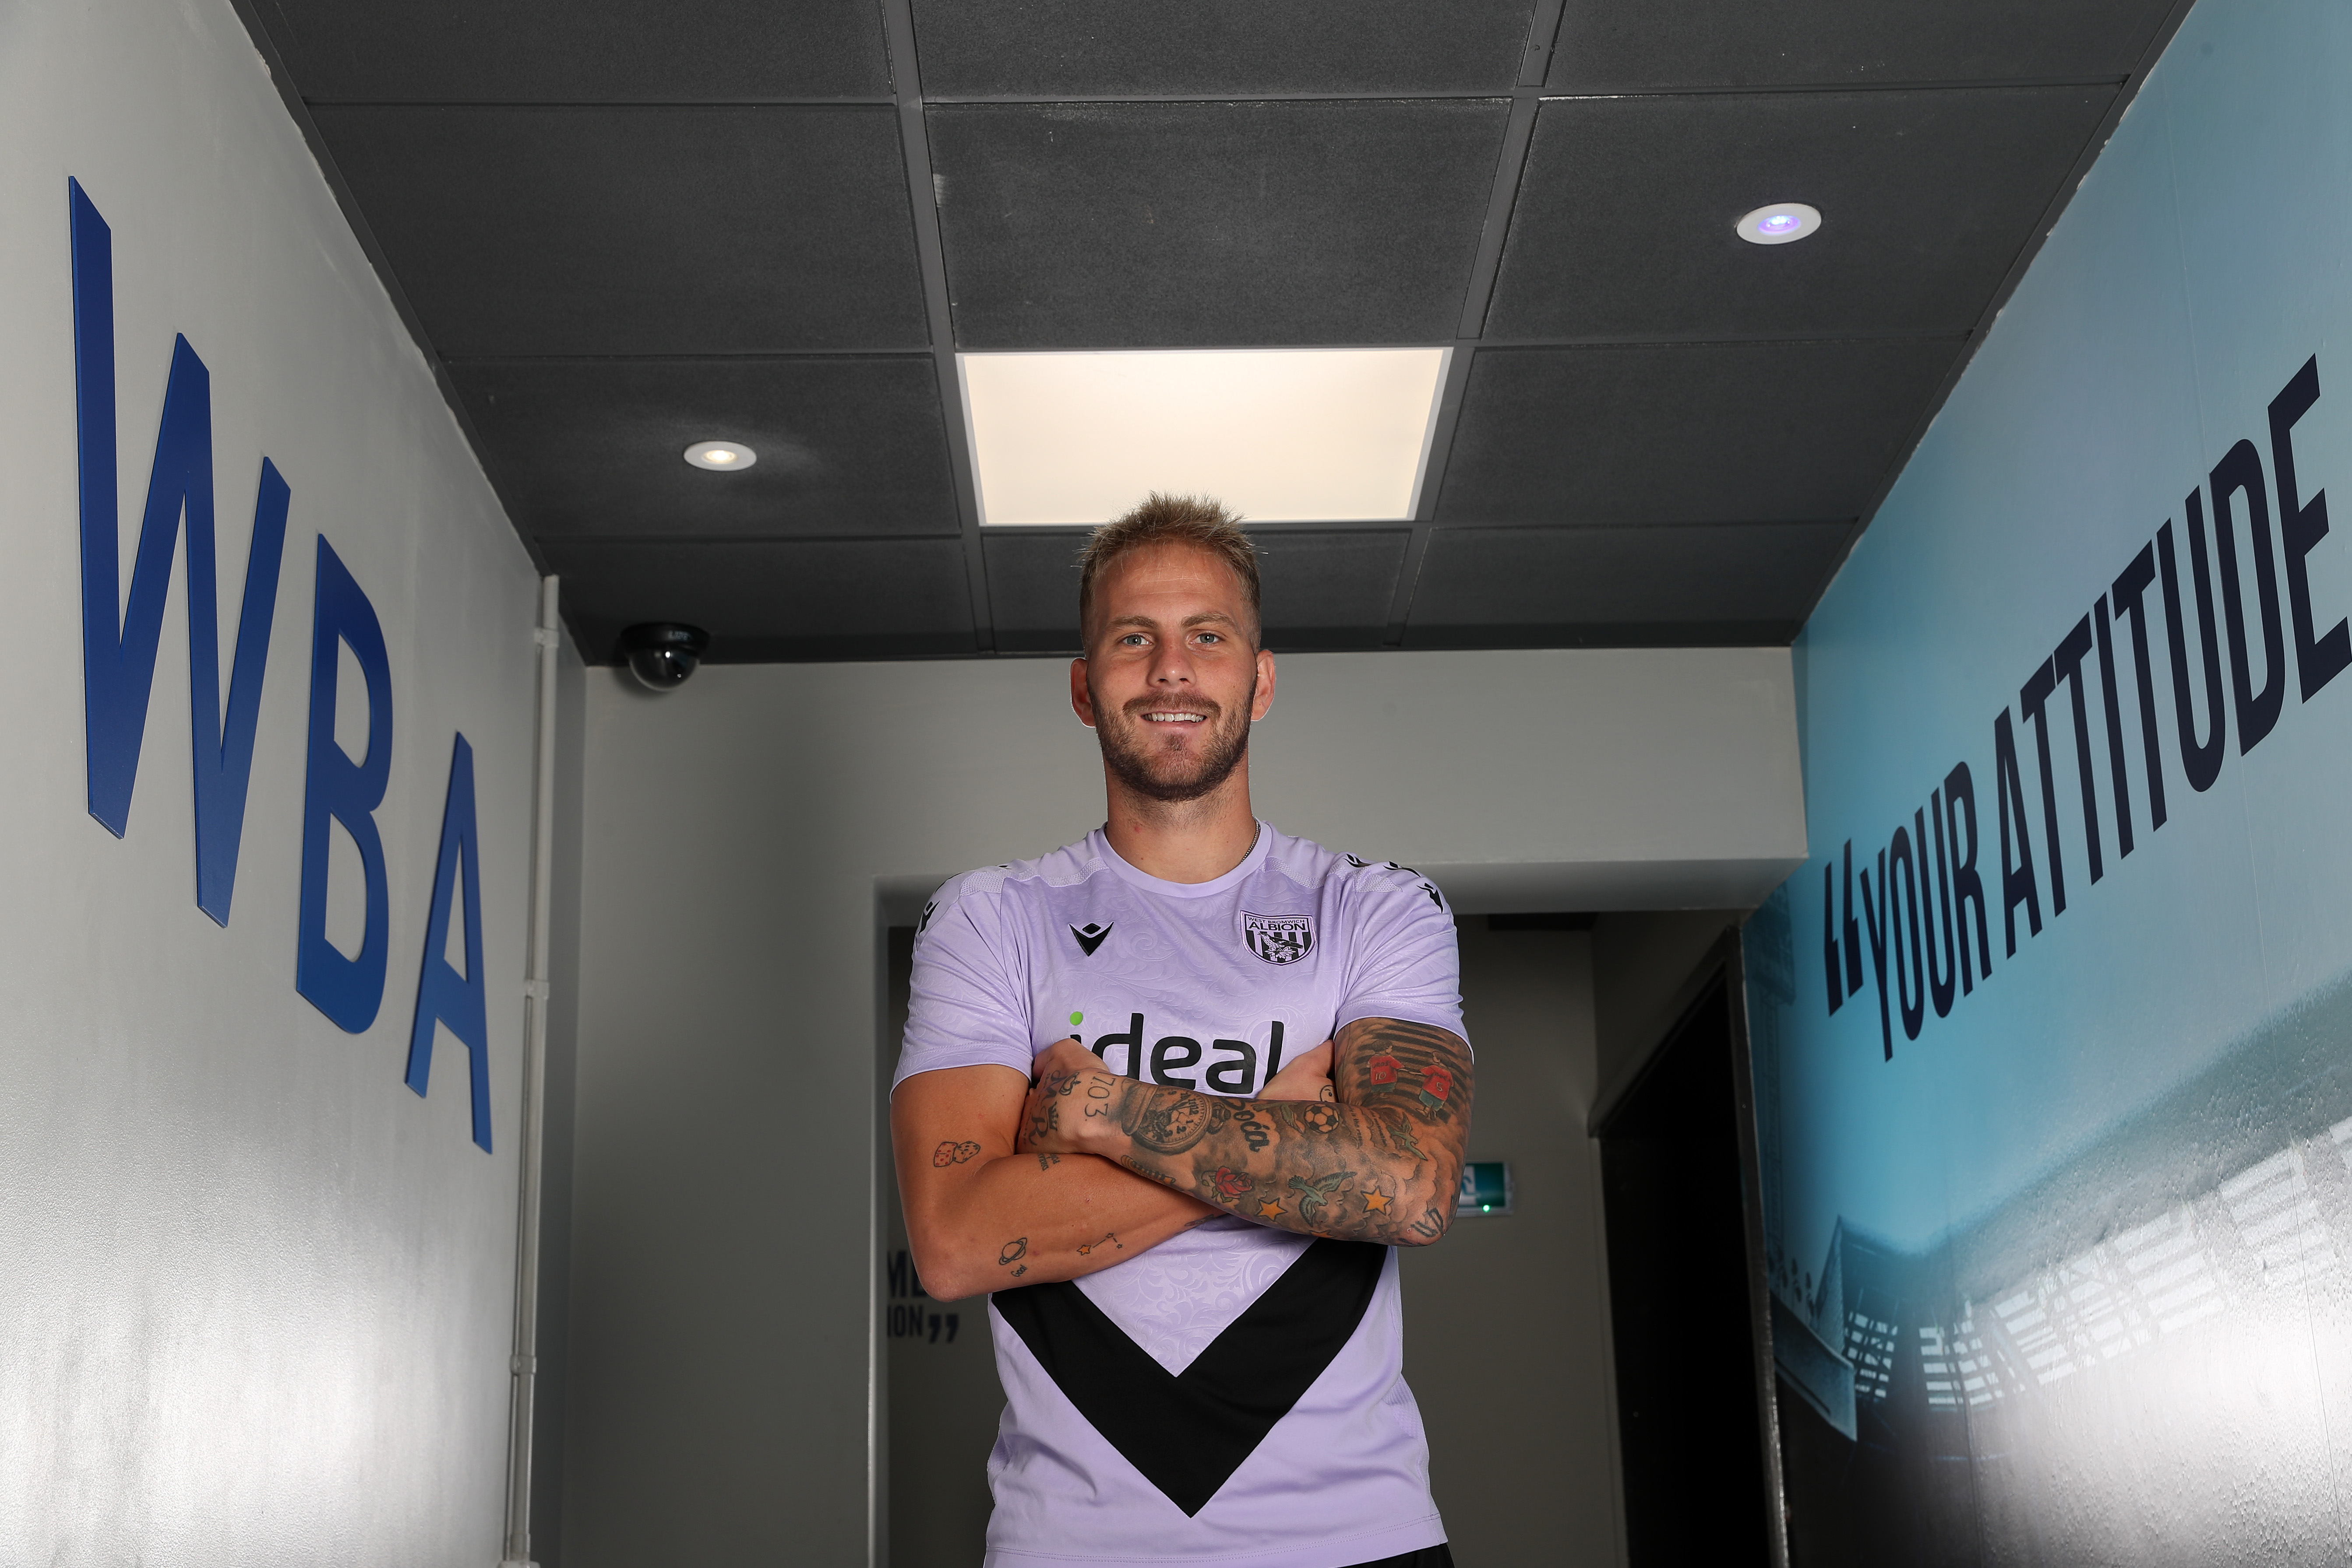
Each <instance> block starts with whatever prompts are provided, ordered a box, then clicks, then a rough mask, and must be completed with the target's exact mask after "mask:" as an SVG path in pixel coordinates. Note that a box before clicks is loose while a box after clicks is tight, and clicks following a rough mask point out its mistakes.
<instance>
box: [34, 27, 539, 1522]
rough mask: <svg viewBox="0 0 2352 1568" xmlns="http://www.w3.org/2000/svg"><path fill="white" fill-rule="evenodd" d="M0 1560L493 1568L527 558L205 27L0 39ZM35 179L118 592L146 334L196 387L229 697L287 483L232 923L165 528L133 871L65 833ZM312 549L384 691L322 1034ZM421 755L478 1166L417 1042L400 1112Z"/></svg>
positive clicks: (462, 1115) (526, 757)
mask: <svg viewBox="0 0 2352 1568" xmlns="http://www.w3.org/2000/svg"><path fill="white" fill-rule="evenodd" d="M0 146H5V148H6V154H5V157H0V606H5V621H6V624H7V626H8V628H9V632H10V636H11V638H12V643H13V648H14V652H13V656H12V658H10V660H9V664H10V678H9V679H7V680H6V681H5V685H0V725H5V736H6V740H5V744H0V889H5V898H0V1260H4V1261H0V1346H5V1350H0V1456H5V1459H0V1562H6V1563H59V1564H65V1563H125V1562H133V1561H137V1562H169V1563H182V1564H190V1565H206V1564H218V1565H220V1568H256V1565H259V1564H267V1563H306V1564H307V1563H341V1564H363V1563H382V1564H384V1565H386V1568H420V1565H425V1564H443V1563H449V1564H458V1563H471V1564H488V1563H493V1562H495V1561H496V1560H497V1557H498V1552H499V1513H500V1506H501V1496H502V1489H503V1475H502V1466H503V1458H504V1448H505V1436H506V1401H507V1396H508V1375H507V1373H508V1369H507V1356H508V1349H509V1313H510V1300H511V1291H512V1267H513V1263H512V1259H513V1251H512V1248H513V1228H514V1193H515V1172H516V1164H515V1142H516V1139H515V1129H516V1119H515V1100H516V1086H517V1082H518V1060H519V1058H518V1049H519V1045H518V1042H519V1038H520V994H519V990H520V987H519V983H520V977H521V972H522V963H523V952H522V936H523V921H524V918H525V890H526V889H525V883H526V878H527V867H528V855H529V837H528V833H529V810H530V765H531V753H530V746H531V734H532V725H531V713H532V707H531V704H532V689H531V677H532V644H531V637H530V627H531V621H532V618H533V605H532V595H533V590H534V586H535V582H534V578H533V574H532V573H531V570H530V563H529V562H528V561H527V559H526V558H525V556H524V553H523V552H522V549H521V547H520V544H519V543H518V542H516V540H515V538H514V536H513V533H512V531H511V530H510V529H509V527H508V525H507V523H506V521H505V520H504V518H503V516H502V515H501V513H500V511H499V508H498V506H497V503H496V502H495V500H493V498H492V496H491V493H490V490H489V489H488V485H487V484H486V483H485V482H484V480H483V479H482V477H481V473H480V471H479V469H478V467H477V465H476V464H475V462H474V460H473V458H472V457H471V456H470V455H469V453H468V452H467V449H466V447H465V445H464V443H463V441H462V440H461V439H460V437H459V435H458V432H457V428H456V426H455V425H454V422H453V421H452V419H451V417H450V416H449V414H448V412H447V410H446V406H445V405H443V403H442V401H441V399H440V398H439V396H438V395H437V394H436V391H435V389H434V386H433V384H432V381H431V378H430V376H429V374H427V371H426V368H425V363H424V362H423V361H422V359H421V358H420V356H419V354H418V353H417V352H416V350H415V347H414V346H413V344H412V343H411V342H410V341H409V340H408V339H407V337H406V335H405V334H404V331H402V329H401V326H400V324H399V321H398V320H397V318H396V317H395V315H394V311H393V310H392V308H391V306H390V304H389V302H388V301H387V300H386V299H385V297H384V294H383V289H382V288H381V287H380V285H379V284H378V282H377V280H376V278H375V275H374V274H373V272H372V271H371V270H370V268H369V267H368V264H367V261H366V259H365V258H364V257H363V256H362V253H361V250H360V248H359V247H358V245H357V244H356V243H355V242H354V241H353V239H352V235H351V233H350V232H349V230H348V228H347V226H345V224H344V222H343V219H342V218H341V215H340V214H339V212H338V211H337V208H336V205H335V203H334V201H333V199H332V198H331V195H330V194H329V191H328V188H327V186H326V184H325V183H324V182H323V180H322V179H321V177H320V173H319V171H318V169H317V167H316V165H315V164H314V163H313V162H312V160H311V157H310V153H309V152H308V151H307V150H306V149H305V146H304V144H303V142H302V139H301V137H300V135H299V132H297V130H296V128H295V126H294V124H293V123H292V122H291V121H290V120H289V116H288V115H287V112H286V110H285V108H284V106H283V104H282V103H281V101H280V100H279V97H278V92H277V91H276V89H274V87H273V86H272V84H271V82H270V80H269V79H268V75H267V73H266V72H265V70H264V69H263V68H262V65H261V63H260V61H259V59H258V58H257V57H256V55H255V53H254V50H253V48H252V46H251V44H250V43H249V42H248V40H247V34H246V32H245V30H244V29H243V27H242V26H240V25H239V23H238V21H237V19H236V16H235V15H234V14H233V13H232V11H231V9H230V7H229V5H227V4H226V0H185V3H183V4H173V5H164V4H138V3H136V0H34V3H19V4H16V5H8V6H6V7H5V8H0ZM68 176H71V177H73V178H76V179H78V180H79V181H80V183H81V184H82V186H83V187H84V189H85V190H86V191H87V192H88V193H89V197H90V199H91V200H92V201H93V202H94V203H95V204H96V205H97V207H98V209H99V210H100V213H102V215H103V216H104V217H105V219H106V220H107V222H108V223H109V224H110V226H111V228H112V232H113V252H114V303H115V313H116V358H117V363H118V367H119V388H118V409H119V413H118V427H119V430H120V435H121V438H120V454H119V456H120V468H121V494H122V514H123V515H122V527H121V536H122V548H123V566H124V573H125V576H126V582H127V576H128V572H129V567H130V563H131V552H132V550H133V548H134V547H135V543H136V540H137V535H138V528H139V512H140V508H141V506H142V501H143V499H144V496H145V493H146V489H147V476H148V467H149V461H150V458H151V457H152V453H153V450H154V444H155V439H156V431H157V427H158V420H159V416H160V409H161V403H162V395H163V385H164V378H165V371H166V367H167V365H168V363H169V362H170V358H171V355H172V352H173V336H174V334H175V333H184V334H185V335H186V337H187V339H188V341H189V342H190V343H191V344H192V345H193V346H194V349H195V351H196V352H197V353H198V354H200V355H201V356H202V358H203V359H204V361H205V364H206V366H207V367H208V368H209V370H210V373H211V398H212V413H213V424H214V440H213V446H214V453H215V494H216V497H217V510H218V537H219V560H220V582H219V597H220V600H221V605H222V619H223V645H224V646H223V649H222V658H223V662H224V664H226V661H227V658H228V646H229V644H230V641H231V639H232V638H233V637H234V633H235V628H236V624H237V616H238V606H239V600H240V595H241V594H242V590H243V586H244V580H245V566H246V558H247V543H248V541H249V538H250V533H251V529H252V519H253V507H254V498H255V488H256V476H257V473H258V471H259V468H260V462H261V459H262V458H263V456H264V455H265V454H266V455H267V456H268V458H271V459H272V460H274V461H275V463H276V464H277V465H278V468H279V469H280V470H281V471H282V473H283V474H284V476H285V479H286V480H287V482H288V484H289V486H290V488H291V492H292V502H291V511H290V522H289V528H288V532H287V542H286V548H285V554H284V564H283V568H282V573H281V576H280V579H279V584H278V598H277V610H276V619H275V626H274V634H273V637H272V640H271V644H270V649H269V661H268V674H267V679H266V681H265V683H264V686H263V688H262V701H261V716H260V725H259V733H258V739H257V745H256V752H255V761H254V764H253V775H252V785H251V795H250V798H249V802H248V805H247V813H246V818H245V836H244V843H243V852H242V856H241V858H240V861H239V868H238V873H237V879H236V900H235V903H234V906H233V908H232V911H231V917H230V920H229V922H228V924H227V926H226V929H224V928H223V927H221V926H219V925H216V924H215V922H214V921H212V920H211V919H209V918H207V917H206V916H205V914H204V913H203V912H201V911H199V910H198V909H197V908H196V906H195V903H194V872H193V856H192V844H193V826H192V821H193V808H192V805H191V784H190V772H189V770H190V730H191V722H190V718H189V702H188V692H189V674H188V652H187V631H186V613H185V599H184V595H185V592H186V589H185V583H186V575H185V574H186V559H187V552H186V545H185V541H184V538H183V541H182V544H181V546H180V548H179V550H178V552H177V556H178V563H177V564H176V565H175V567H174V570H173V588H172V596H171V600H170V605H169V608H168V610H167V613H166V615H165V616H164V621H163V637H162V651H161V657H160V658H159V660H158V664H157V668H156V672H155V679H154V685H153V689H152V696H151V698H150V700H149V704H148V710H147V721H146V730H145V742H144V747H143V751H142V758H141V764H140V772H139V779H138V785H137V790H136V794H135V795H134V797H133V803H132V806H131V816H130V822H129V829H128V833H127V836H126V837H123V838H121V839H117V838H116V837H113V836H112V835H111V834H110V833H109V832H108V831H107V830H106V829H105V828H103V827H101V826H100V825H99V824H98V823H97V822H95V821H93V820H92V818H91V817H90V816H89V814H88V811H87V802H86V795H85V773H84V727H83V679H82V670H81V658H80V654H79V649H80V646H81V644H80V638H81V630H82V628H81V615H80V609H79V597H78V583H79V545H78V532H77V528H78V523H77V484H76V450H77V448H76V419H75V362H74V337H73V331H72V310H71V278H70V274H69V271H68V205H67V180H68ZM322 532H323V533H324V534H325V535H326V536H327V537H328V538H329V539H330V540H331V542H332V544H333V546H334V548H335V550H336V551H337V552H338V553H339V554H340V555H341V558H342V560H343V561H344V562H345V563H346V564H347V565H348V566H349V568H350V570H351V572H352V574H353V576H354V577H355V579H356V580H357V582H358V583H359V584H360V586H361V588H362V590H363V591H364V592H365V593H366V594H367V595H368V596H369V598H370V599H371V601H372V602H373V605H374V607H375V610H376V612H377V614H378V616H379V618H380V619H381V621H382V623H383V631H384V636H385V639H386V642H387V645H388V651H389V667H390V675H391V686H392V692H393V699H394V704H393V705H394V738H393V752H392V757H393V765H392V773H391V781H390V784H389V786H388V790H387V794H386V795H385V799H384V802H383V806H382V808H381V809H380V810H379V811H378V812H377V813H376V820H377V822H378V823H379V824H380V826H381V830H382V835H383V843H384V848H385V854H386V866H387V881H388V887H389V924H388V938H389V942H390V969H389V979H388V983H387V984H386V986H385V989H384V995H383V1004H382V1007H381V1010H380V1012H379V1013H378V1015H377V1017H376V1019H375V1022H374V1024H373V1026H372V1027H370V1028H368V1029H367V1030H366V1031H365V1032H364V1033H362V1034H357V1035H353V1034H347V1033H345V1032H344V1031H343V1030H342V1029H341V1028H340V1027H338V1026H336V1025H334V1024H333V1023H331V1022H330V1021H329V1020H328V1019H327V1017H325V1016H323V1015H322V1014H321V1013H320V1011H319V1010H317V1009H316V1008H314V1007H313V1006H312V1005H310V1003H309V1002H307V1001H306V1000H304V998H303V997H302V996H300V995H299V994H297V993H296V991H295V988H294V970H295V951H296V917H297V888H298V877H299V860H300V843H299V840H300V830H301V823H302V812H303V798H304V777H305V755H306V752H305V743H306V724H307V712H308V702H309V697H310V634H311V608H312V584H313V569H314V561H315V556H316V544H315V542H316V540H317V538H318V536H319V535H320V534H321V533H322ZM345 657H346V658H348V657H349V656H348V655H346V656H345ZM347 702H348V703H360V704H363V703H364V697H363V696H353V697H352V698H349V699H347ZM461 730H462V731H464V733H465V734H466V735H467V738H468V739H469V740H470V741H471V742H472V743H473V745H474V748H475V765H476V770H477V778H476V783H477V789H478V813H479V822H478V826H479V832H480V835H481V847H482V866H481V896H482V912H483V925H484V930H485V934H486V939H487V940H486V947H487V953H486V962H485V967H486V971H487V974H488V994H489V1006H488V1012H489V1048H490V1051H491V1061H492V1073H491V1090H492V1104H493V1108H494V1131H493V1142H494V1143H495V1145H496V1147H497V1150H498V1152H497V1154H496V1155H495V1156H490V1155H486V1154H484V1153H483V1152H481V1151H479V1150H478V1149H477V1148H476V1147H474V1145H473V1143H472V1142H471V1141H470V1135H469V1121H468V1095H467V1053H466V1051H465V1050H464V1049H463V1048H462V1047H459V1046H458V1045H457V1042H456V1041H455V1040H454V1038H452V1037H449V1036H448V1035H446V1033H445V1034H444V1035H443V1036H442V1037H441V1038H440V1043H439V1046H438V1048H437V1049H436V1055H435V1061H434V1071H433V1079H432V1086H431V1089H432V1092H431V1095H430V1097H429V1098H428V1099H425V1100H419V1099H418V1098H416V1097H415V1095H413V1094H411V1093H410V1092H409V1090H408V1089H406V1088H405V1087H404V1084H403V1081H402V1079H403V1073H404V1068H405V1063H406V1058H407V1044H408V1031H409V1027H410V1023H411V1014H412V1009H413V1006H414V1004H415V996H416V986H417V979H418V974H419V970H420V963H421V960H422V955H423V938H424V930H425V913H426V911H425V905H426V902H427V894H428V891H429V889H430V887H431V884H432V878H433V873H434V862H435V856H436V848H437V846H438V843H439V837H440V829H441V818H442V807H443V800H444V791H445V789H446V784H447V781H448V776H449V767H450V756H451V751H452V745H453V737H454V733H455V732H456V731H461ZM361 733H362V734H363V733H364V731H363V730H362V731H361ZM352 860H353V864H354V867H355V865H356V856H355V855H354V856H353V857H352ZM351 893H352V888H351V887H350V886H349V885H346V884H344V883H342V882H341V881H340V880H339V882H338V884H337V885H336V887H335V889H334V894H335V898H336V900H337V901H338V903H339V905H340V904H341V903H342V902H345V901H355V900H350V895H351ZM330 929H334V928H333V927H331V928H330Z"/></svg>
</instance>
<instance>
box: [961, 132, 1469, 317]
mask: <svg viewBox="0 0 2352 1568" xmlns="http://www.w3.org/2000/svg"><path fill="white" fill-rule="evenodd" d="M1506 117H1507V109H1506V107H1505V105H1504V104H1503V103H1501V102H1497V101H1495V100H1484V99H1475V100H1474V99H1455V100H1423V101H1418V102H1372V101H1346V102H1332V101H1316V102H1270V103H1140V104H1138V103H1129V104H1055V105H1042V106H1027V105H1024V106H1004V105H988V106H973V105H965V106H960V107H951V108H944V109H933V110H930V111H929V123H930V132H931V154H932V163H933V167H934V169H935V170H936V171H937V175H938V180H939V183H940V203H941V205H940V223H941V225H942V227H943V230H944V237H945V240H946V247H947V262H948V277H949V282H950V293H951V295H952V296H953V298H954V300H955V320H956V333H957V341H958V342H959V343H960V344H961V346H963V347H965V348H971V349H1024V348H1129V347H1136V348H1140V347H1181V346H1188V345H1208V344H1245V343H1246V344H1259V343H1264V344H1276V343H1400V342H1442V341H1444V340H1447V339H1450V338H1452V337H1453V335H1454V327H1455V325H1456V323H1457V320H1458V318H1459V315H1460V312H1461V309H1462V300H1463V295H1464V291H1465V289H1466V287H1467V285H1468V281H1469V276H1470V263H1471V259H1472V256H1473V254H1474V252H1475V250H1476V248H1477V244H1478V231H1479V227H1480V225H1481V223H1482V221H1483V220H1484V218H1485V216H1486V195H1487V191H1488V189H1489V188H1490V186H1491V185H1492V184H1493V178H1494V171H1495V161H1496V155H1497V153H1498V152H1499V151H1500V148H1501V142H1502V135H1503V125H1504V121H1505V119H1506Z"/></svg>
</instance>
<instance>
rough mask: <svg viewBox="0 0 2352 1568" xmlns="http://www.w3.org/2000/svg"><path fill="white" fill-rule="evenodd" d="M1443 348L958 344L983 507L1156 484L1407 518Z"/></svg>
mask: <svg viewBox="0 0 2352 1568" xmlns="http://www.w3.org/2000/svg"><path fill="white" fill-rule="evenodd" d="M1451 353H1453V351H1452V350H1450V349H1206V350H1192V349H1185V350H1166V351H1157V350H1155V351H1149V352H1139V353H1126V352H1121V353H981V354H961V355H959V356H958V358H957V363H958V365H959V366H960V368H961V372H962V376H963V397H964V418H965V421H966V424H967V427H968V428H969V430H970V431H971V449H972V455H973V460H974V463H975V465H976V467H977V468H978V471H979V480H980V514H981V521H982V523H985V524H989V525H992V526H995V527H1008V526H1014V527H1017V526H1033V527H1034V526H1042V525H1047V524H1055V523H1061V524H1069V523H1096V522H1103V521H1108V519H1111V518H1114V517H1117V516H1118V514H1119V513H1121V512H1123V511H1125V510H1128V509H1129V507H1131V506H1133V505H1134V504H1135V503H1136V502H1137V501H1139V500H1142V499H1143V497H1144V495H1145V494H1146V493H1147V492H1149V491H1151V490H1163V491H1169V492H1172V493H1179V494H1189V495H1208V496H1214V497H1215V498H1216V499H1217V500H1222V501H1223V502H1224V503H1225V504H1226V505H1227V506H1229V507H1231V508H1232V509H1233V510H1235V511H1237V512H1239V513H1241V514H1242V516H1243V517H1244V518H1245V519H1247V520H1248V521H1251V522H1339V521H1349V522H1354V521H1364V522H1374V521H1402V520H1406V519H1410V518H1411V517H1412V515H1413V509H1414V508H1415V506H1416V505H1417V504H1418V503H1419V500H1420V493H1421V486H1422V481H1423V478H1424V472H1425V469H1426V468H1427V464H1428V457H1429V438H1430V432H1431V430H1432V427H1433V425H1434V422H1435V416H1436V412H1437V396H1438V390H1439V388H1440V387H1442V386H1443V385H1444V381H1445V364H1446V360H1447V358H1448V356H1449V355H1450V354H1451Z"/></svg>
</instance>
